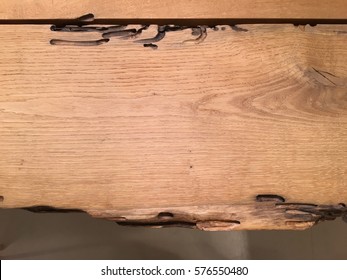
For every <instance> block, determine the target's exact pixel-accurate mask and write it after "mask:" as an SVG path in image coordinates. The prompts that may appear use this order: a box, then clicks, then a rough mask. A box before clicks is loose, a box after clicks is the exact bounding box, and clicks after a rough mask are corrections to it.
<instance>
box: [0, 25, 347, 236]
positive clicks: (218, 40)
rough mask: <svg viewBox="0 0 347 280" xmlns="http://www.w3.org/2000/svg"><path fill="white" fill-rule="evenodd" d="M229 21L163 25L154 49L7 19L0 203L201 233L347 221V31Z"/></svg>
mask: <svg viewBox="0 0 347 280" xmlns="http://www.w3.org/2000/svg"><path fill="white" fill-rule="evenodd" d="M233 28H234V29H231V28H230V27H229V26H224V27H221V26H220V27H219V30H218V31H213V30H212V29H208V30H207V37H206V39H205V41H203V42H201V43H200V44H196V42H195V43H194V42H191V41H188V42H187V41H186V40H191V39H192V37H194V36H192V35H191V30H190V29H186V30H182V31H176V32H168V33H167V34H166V36H165V38H164V39H163V40H162V41H160V42H158V46H159V48H158V49H157V50H153V49H151V48H144V47H143V46H142V44H136V43H134V42H132V41H133V40H120V39H115V38H112V39H111V41H110V42H109V43H107V44H102V45H99V46H89V47H82V46H60V45H50V44H49V42H50V40H51V39H52V38H55V39H64V40H93V39H99V38H101V35H100V34H99V33H94V32H84V33H81V32H80V33H74V34H72V33H68V32H52V31H50V28H49V26H46V25H17V26H14V25H1V26H0V40H1V42H2V44H1V46H0V48H1V49H0V53H1V62H0V195H1V196H2V197H3V199H2V200H3V201H2V202H0V203H1V206H2V207H5V208H12V207H30V206H37V205H46V206H51V207H56V208H74V209H81V210H83V211H87V212H89V213H91V214H92V215H94V216H98V217H107V218H109V219H113V220H117V221H121V222H123V223H125V224H129V223H135V224H137V223H140V224H149V225H152V226H153V225H154V226H161V225H162V224H166V225H171V224H173V223H179V224H181V225H186V226H193V227H197V228H201V229H205V230H208V229H217V230H221V229H223V228H224V229H232V228H235V229H264V228H267V229H275V228H276V229H279V228H281V229H285V228H286V229H288V228H305V227H307V226H310V225H312V224H314V223H315V222H316V221H317V220H321V219H324V218H328V216H327V215H325V214H326V213H328V212H329V211H330V212H329V213H335V214H336V215H337V216H339V215H344V213H346V207H344V206H343V204H340V203H344V204H346V203H347V186H346V182H347V177H346V174H347V164H346V163H347V90H346V89H347V47H346V46H347V36H346V32H347V26H345V25H318V26H316V27H310V26H307V27H306V28H303V27H294V26H293V25H240V26H237V27H233ZM155 34H156V28H155V27H154V26H151V27H150V29H148V30H146V31H144V32H143V34H142V35H140V37H139V38H137V39H142V38H147V37H151V36H153V35H155ZM184 41H186V42H185V43H182V42H184ZM264 194H265V195H266V194H267V195H268V194H272V195H274V196H265V197H262V196H260V197H258V198H257V196H258V195H264ZM275 195H277V196H278V197H277V196H275ZM281 197H283V199H285V200H286V203H290V204H282V203H283V200H282V198H281ZM276 203H280V204H279V205H277V206H276V205H275V204H276ZM291 203H304V204H305V205H304V206H303V205H298V204H291ZM307 203H309V204H315V205H318V206H312V205H306V204H307ZM324 207H325V208H324ZM328 210H329V211H328ZM160 213H161V214H160ZM300 213H301V214H300ZM335 214H334V215H335ZM236 221H237V222H236ZM238 222H239V223H238Z"/></svg>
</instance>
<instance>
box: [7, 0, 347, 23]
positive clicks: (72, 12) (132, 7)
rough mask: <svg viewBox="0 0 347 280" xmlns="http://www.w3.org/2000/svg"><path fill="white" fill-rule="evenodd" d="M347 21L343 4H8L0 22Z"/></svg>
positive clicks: (321, 0)
mask: <svg viewBox="0 0 347 280" xmlns="http://www.w3.org/2000/svg"><path fill="white" fill-rule="evenodd" d="M87 13H93V14H95V16H96V17H97V18H101V19H102V18H116V19H139V18H142V19H184V18H185V19H223V18H224V19H225V18H234V19H347V1H346V0H216V1H208V0H190V1H186V0H175V1H172V0H145V1H144V0H85V1H81V0H59V1H58V0H11V1H5V0H3V1H1V2H0V19H5V20H18V19H66V18H71V19H72V18H76V17H79V16H81V15H83V14H87Z"/></svg>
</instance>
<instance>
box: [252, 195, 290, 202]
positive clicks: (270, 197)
mask: <svg viewBox="0 0 347 280" xmlns="http://www.w3.org/2000/svg"><path fill="white" fill-rule="evenodd" d="M255 200H256V201H257V202H266V201H274V202H285V199H284V198H283V197H282V196H280V195H277V194H258V195H257V196H256V198H255Z"/></svg>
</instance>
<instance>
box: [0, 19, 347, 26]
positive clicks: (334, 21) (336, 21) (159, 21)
mask: <svg viewBox="0 0 347 280" xmlns="http://www.w3.org/2000/svg"><path fill="white" fill-rule="evenodd" d="M77 22H78V23H81V22H79V21H77V20H74V19H18V20H3V19H2V20H0V24H14V25H15V24H74V23H77ZM83 24H159V25H162V24H176V25H188V26H193V25H202V24H205V25H223V24H226V25H230V24H233V25H234V24H311V25H316V24H347V18H345V19H290V18H288V19H286V18H271V19H269V18H263V19H261V18H249V19H246V18H242V19H230V18H219V19H216V18H213V19H212V18H211V19H199V18H196V19H178V18H172V19H167V18H165V19H163V18H157V19H148V18H134V19H106V18H105V19H95V20H94V21H92V22H84V23H83Z"/></svg>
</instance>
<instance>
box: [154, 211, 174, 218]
mask: <svg viewBox="0 0 347 280" xmlns="http://www.w3.org/2000/svg"><path fill="white" fill-rule="evenodd" d="M157 217H158V219H171V218H173V217H174V214H172V213H170V212H160V213H159V214H158V216H157Z"/></svg>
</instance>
